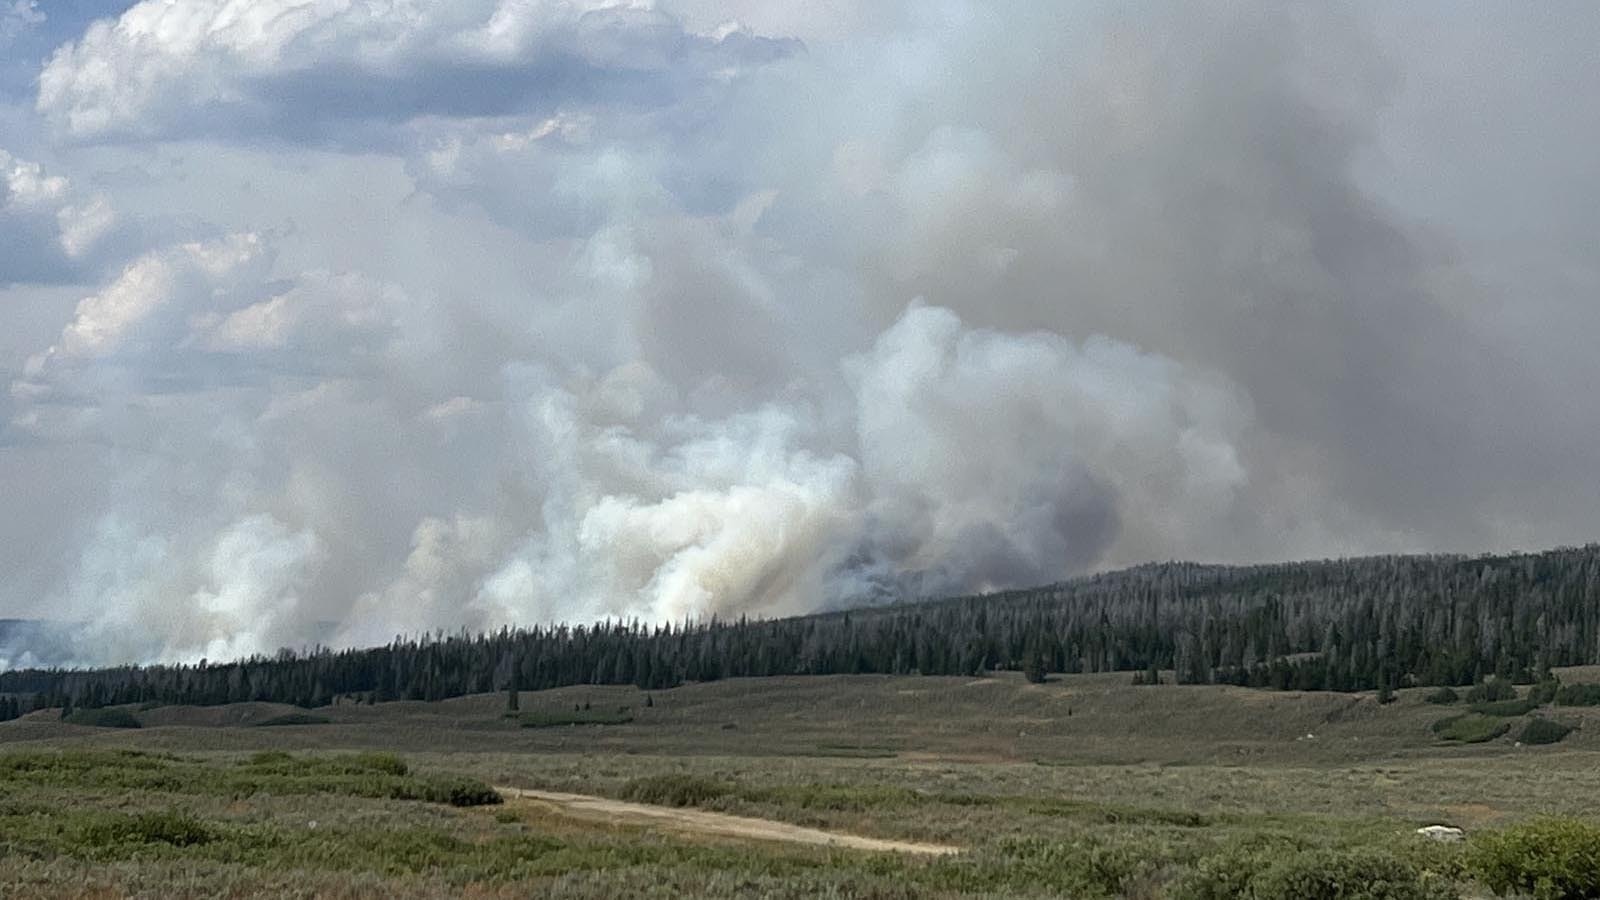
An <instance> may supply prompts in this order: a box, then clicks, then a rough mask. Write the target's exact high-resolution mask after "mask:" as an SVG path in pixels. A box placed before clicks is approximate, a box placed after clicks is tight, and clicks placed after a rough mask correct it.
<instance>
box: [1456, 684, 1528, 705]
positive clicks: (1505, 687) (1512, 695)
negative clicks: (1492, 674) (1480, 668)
mask: <svg viewBox="0 0 1600 900" xmlns="http://www.w3.org/2000/svg"><path fill="white" fill-rule="evenodd" d="M1515 699H1517V689H1516V688H1515V687H1514V686H1513V685H1512V684H1511V682H1509V681H1502V680H1501V679H1499V678H1491V679H1489V680H1488V681H1480V682H1478V683H1477V684H1475V685H1473V686H1472V690H1470V691H1467V702H1468V703H1492V702H1494V701H1495V700H1515Z"/></svg>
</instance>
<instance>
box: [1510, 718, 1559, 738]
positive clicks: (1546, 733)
mask: <svg viewBox="0 0 1600 900" xmlns="http://www.w3.org/2000/svg"><path fill="white" fill-rule="evenodd" d="M1571 733H1572V726H1570V725H1563V724H1561V723H1560V722H1552V721H1550V720H1549V719H1538V718H1535V719H1533V720H1532V721H1530V722H1528V724H1527V725H1524V726H1523V727H1522V733H1521V734H1518V735H1517V740H1519V741H1521V742H1522V743H1524V744H1555V743H1559V742H1560V741H1561V739H1562V738H1564V737H1566V736H1567V735H1569V734H1571Z"/></svg>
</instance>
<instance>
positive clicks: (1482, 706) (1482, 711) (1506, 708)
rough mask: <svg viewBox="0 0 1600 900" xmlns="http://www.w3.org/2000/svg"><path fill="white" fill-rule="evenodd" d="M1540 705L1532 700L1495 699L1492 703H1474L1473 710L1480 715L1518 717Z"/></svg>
mask: <svg viewBox="0 0 1600 900" xmlns="http://www.w3.org/2000/svg"><path fill="white" fill-rule="evenodd" d="M1538 707H1539V704H1537V703H1535V702H1533V701H1532V700H1495V701H1493V702H1490V703H1474V704H1472V711H1473V712H1475V713H1477V714H1478V715H1480V716H1501V717H1504V718H1516V717H1517V716H1525V715H1527V714H1528V713H1531V712H1533V711H1534V710H1535V709H1537V708H1538Z"/></svg>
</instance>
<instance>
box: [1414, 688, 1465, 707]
mask: <svg viewBox="0 0 1600 900" xmlns="http://www.w3.org/2000/svg"><path fill="white" fill-rule="evenodd" d="M1422 699H1424V700H1426V701H1428V702H1429V703H1437V704H1439V705H1440V706H1449V705H1450V704H1452V703H1455V702H1456V701H1458V700H1460V699H1461V695H1460V694H1458V693H1456V691H1455V688H1450V687H1442V688H1439V689H1438V690H1436V691H1433V692H1432V693H1430V694H1428V696H1426V697H1423V698H1422Z"/></svg>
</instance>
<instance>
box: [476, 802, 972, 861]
mask: <svg viewBox="0 0 1600 900" xmlns="http://www.w3.org/2000/svg"><path fill="white" fill-rule="evenodd" d="M495 790H497V791H499V792H500V794H501V796H504V797H505V798H507V799H508V800H522V801H527V802H531V803H535V804H538V805H540V806H543V807H546V808H548V809H552V810H554V811H556V812H559V813H561V814H563V815H567V816H570V817H572V818H575V819H585V820H588V821H592V822H605V823H607V824H613V825H641V826H649V827H653V828H664V829H667V830H669V831H675V832H678V833H680V834H695V835H711V836H715V837H734V838H747V839H750V840H758V841H783V842H786V843H790V844H813V845H818V846H825V847H843V848H846V849H850V850H871V851H875V852H879V853H918V854H923V855H927V856H942V855H945V854H950V853H958V852H960V849H961V848H959V847H950V846H946V845H944V844H923V843H917V842H915V841H891V840H884V839H882V838H869V837H861V836H859V835H854V834H839V833H837V832H833V831H823V830H822V829H820V828H804V827H801V826H799V825H790V824H789V823H787V822H778V821H774V820H772V819H752V818H748V817H746V816H730V815H728V814H726V813H715V812H706V811H705V810H701V809H682V808H678V807H672V806H651V805H649V804H645V803H628V802H626V801H623V800H612V799H609V798H607V797H591V796H588V795H585V794H562V793H558V792H555V791H530V790H524V789H522V788H512V787H497V788H495Z"/></svg>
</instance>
